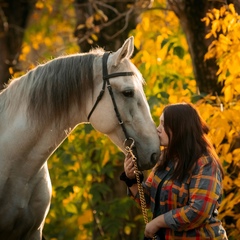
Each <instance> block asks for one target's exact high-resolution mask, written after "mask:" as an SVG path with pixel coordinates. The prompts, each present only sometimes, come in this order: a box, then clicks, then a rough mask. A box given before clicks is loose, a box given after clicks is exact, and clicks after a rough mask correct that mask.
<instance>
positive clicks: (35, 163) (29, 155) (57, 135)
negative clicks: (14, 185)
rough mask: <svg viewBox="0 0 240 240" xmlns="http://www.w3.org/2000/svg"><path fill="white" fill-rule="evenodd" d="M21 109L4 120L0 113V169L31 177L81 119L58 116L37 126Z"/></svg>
mask: <svg viewBox="0 0 240 240" xmlns="http://www.w3.org/2000/svg"><path fill="white" fill-rule="evenodd" d="M21 110H23V109H19V111H17V112H16V113H15V117H14V118H11V119H8V121H7V120H6V119H5V120H3V118H2V116H1V118H2V122H1V123H0V129H1V130H2V131H1V139H0V152H1V156H0V160H1V161H2V160H3V161H2V162H4V166H2V169H5V170H6V172H8V171H11V172H15V171H17V173H18V174H19V175H20V174H21V176H25V177H26V178H29V179H31V177H32V176H34V174H36V173H37V172H38V171H39V169H41V167H42V166H43V165H44V163H45V162H46V161H47V159H48V158H49V156H50V155H51V154H52V153H53V152H54V150H55V149H56V148H57V147H58V146H59V144H61V143H62V141H63V140H64V139H66V137H67V136H68V134H69V133H70V132H71V131H72V130H73V129H74V128H75V127H76V125H77V123H81V119H80V117H75V118H72V119H71V120H69V121H68V122H66V121H61V120H60V121H58V122H55V121H53V122H48V123H45V124H44V125H41V126H39V125H38V124H36V123H34V122H31V123H29V121H28V119H27V115H26V114H25V113H24V111H21ZM72 111H73V110H72ZM75 111H76V109H75ZM79 116H80V114H79ZM69 119H70V118H69ZM1 124H3V126H4V127H3V126H2V125H1ZM1 126H2V127H1ZM13 136H14V137H13ZM14 169H15V170H14Z"/></svg>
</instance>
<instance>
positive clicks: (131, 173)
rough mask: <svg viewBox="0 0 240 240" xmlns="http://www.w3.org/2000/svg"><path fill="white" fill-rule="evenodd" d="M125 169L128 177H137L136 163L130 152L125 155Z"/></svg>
mask: <svg viewBox="0 0 240 240" xmlns="http://www.w3.org/2000/svg"><path fill="white" fill-rule="evenodd" d="M124 171H125V173H126V176H127V177H128V178H130V179H133V178H135V177H136V175H135V168H134V163H133V160H132V157H131V155H130V154H128V155H127V156H126V157H125V160H124Z"/></svg>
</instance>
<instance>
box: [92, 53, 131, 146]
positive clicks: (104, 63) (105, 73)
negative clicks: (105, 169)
mask: <svg viewBox="0 0 240 240" xmlns="http://www.w3.org/2000/svg"><path fill="white" fill-rule="evenodd" d="M109 55H110V52H105V53H104V54H103V57H102V69H103V71H102V78H103V85H102V90H101V91H100V93H99V95H98V97H97V100H96V102H95V104H94V105H93V108H92V110H91V111H90V113H89V114H88V121H89V119H90V117H91V115H92V113H93V112H94V110H95V108H96V107H97V105H98V103H99V102H100V100H101V99H102V96H103V94H104V92H105V87H106V84H107V89H108V92H109V94H110V96H111V99H112V103H113V106H114V110H115V113H116V116H117V119H118V122H119V124H120V125H121V127H122V130H123V132H124V134H125V137H126V140H125V141H127V140H129V139H131V138H130V137H129V136H128V133H127V130H126V128H125V126H124V124H123V121H122V119H121V116H120V113H119V111H118V107H117V104H116V101H115V98H114V95H113V91H112V87H111V84H110V82H109V79H110V78H115V77H120V76H133V75H134V74H135V73H134V72H117V73H112V74H108V69H107V61H108V57H109ZM124 144H126V143H124Z"/></svg>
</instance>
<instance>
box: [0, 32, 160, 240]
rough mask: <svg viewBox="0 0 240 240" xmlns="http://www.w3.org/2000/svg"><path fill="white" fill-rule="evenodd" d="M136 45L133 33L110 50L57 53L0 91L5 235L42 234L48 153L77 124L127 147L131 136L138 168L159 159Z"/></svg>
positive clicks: (25, 239)
mask: <svg viewBox="0 0 240 240" xmlns="http://www.w3.org/2000/svg"><path fill="white" fill-rule="evenodd" d="M133 49H134V44H133V37H131V38H128V39H127V40H126V41H125V43H124V44H123V46H122V47H121V48H120V49H119V50H118V51H116V52H114V53H111V54H110V53H105V51H103V50H102V49H100V48H99V49H95V50H93V51H91V52H89V53H84V54H74V55H69V56H64V57H59V58H56V59H54V60H51V61H49V62H47V63H46V64H42V65H39V66H38V67H36V68H35V69H33V70H31V71H29V72H28V73H27V74H25V75H23V76H22V77H20V78H18V79H15V80H13V81H12V82H11V83H10V84H9V86H8V87H7V88H5V89H4V90H3V91H2V92H1V93H0V239H3V240H35V239H36V240H39V239H42V229H43V225H44V220H45V217H46V215H47V213H48V210H49V206H50V200H51V182H50V177H49V172H48V168H47V159H48V158H49V156H50V155H51V154H52V153H53V151H55V149H56V148H57V147H58V146H59V145H60V144H61V143H62V141H63V140H64V139H65V138H66V137H67V135H68V134H69V133H70V132H71V131H72V130H73V129H74V128H75V127H76V126H77V125H78V124H80V123H87V122H90V123H91V124H92V126H93V127H94V128H95V129H96V130H98V131H100V132H102V133H103V134H106V135H107V136H108V137H109V138H110V139H111V140H112V141H113V142H114V143H115V144H116V145H117V146H118V147H119V148H120V149H121V150H122V151H123V152H125V146H124V145H125V144H126V142H125V143H124V140H125V139H126V138H127V139H130V140H131V139H134V149H135V153H136V154H137V159H138V166H139V169H140V170H145V169H150V168H151V167H153V165H154V164H155V163H156V161H157V159H158V157H159V154H160V150H159V145H160V143H159V138H158V135H157V131H156V127H155V124H154V122H153V120H152V118H151V114H150V111H149V106H148V104H147V100H146V97H145V94H144V91H143V87H142V84H143V80H142V77H141V74H140V72H139V71H138V70H137V68H136V67H135V66H134V65H133V64H132V63H131V61H130V57H131V55H132V53H133ZM103 56H104V57H103ZM104 59H105V60H104ZM102 67H103V68H102ZM108 72H109V73H108ZM102 75H103V76H102ZM109 80H110V81H109ZM106 85H107V86H106ZM105 89H108V90H109V93H110V94H109V93H108V92H107V90H106V91H105V93H104V90H105ZM100 92H101V94H100V95H99V93H100ZM119 122H120V124H119Z"/></svg>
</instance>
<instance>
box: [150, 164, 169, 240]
mask: <svg viewBox="0 0 240 240" xmlns="http://www.w3.org/2000/svg"><path fill="white" fill-rule="evenodd" d="M171 173H172V169H170V171H169V172H168V174H167V175H166V176H165V177H164V178H163V179H162V181H161V182H160V183H159V185H158V189H157V192H156V198H155V209H154V212H153V218H156V217H157V216H159V215H161V214H163V213H161V210H160V195H161V189H162V186H163V183H164V181H165V180H166V178H167V176H169V175H170V174H171ZM165 231H166V229H165V228H161V229H160V230H159V231H158V232H157V236H158V239H159V240H165Z"/></svg>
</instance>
